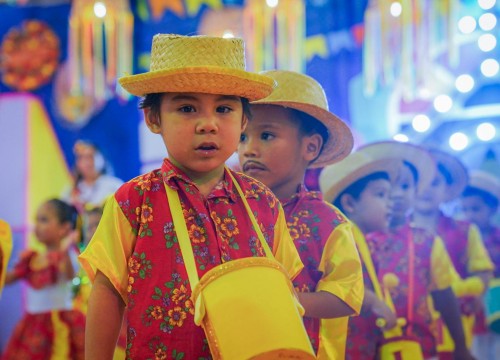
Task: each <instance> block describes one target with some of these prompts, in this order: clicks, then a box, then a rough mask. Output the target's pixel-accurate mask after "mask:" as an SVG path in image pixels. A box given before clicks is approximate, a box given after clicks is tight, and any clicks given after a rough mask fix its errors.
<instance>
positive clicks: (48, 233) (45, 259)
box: [2, 199, 85, 360]
mask: <svg viewBox="0 0 500 360" xmlns="http://www.w3.org/2000/svg"><path fill="white" fill-rule="evenodd" d="M77 216H78V215H77V211H76V209H75V208H74V207H73V206H71V205H69V204H67V203H65V202H63V201H61V200H59V199H51V200H48V201H46V202H44V203H43V204H42V205H41V206H40V207H39V208H38V211H37V214H36V222H35V236H36V238H37V240H38V241H40V242H41V243H42V244H43V245H45V247H46V249H47V251H46V252H44V253H38V252H35V251H33V250H27V251H25V252H24V253H23V254H22V255H21V257H20V259H19V262H18V263H17V264H16V265H15V267H14V268H13V270H12V271H9V272H8V273H7V277H6V283H7V284H9V283H12V282H14V281H17V280H21V279H23V280H26V281H27V282H28V288H27V297H26V300H27V302H26V314H25V315H24V316H23V318H22V319H21V321H20V322H19V323H18V325H17V326H16V328H15V329H14V331H13V333H12V335H11V338H10V340H9V343H8V345H7V348H6V349H5V352H4V354H3V358H2V359H3V360H8V359H30V360H36V359H39V360H45V359H68V360H69V359H71V360H73V359H83V358H84V328H85V317H84V315H83V314H82V313H81V312H79V311H75V310H73V304H72V291H71V280H72V279H73V277H74V276H75V274H76V273H77V272H78V268H79V267H78V260H77V256H78V249H77V248H76V245H75V243H74V241H75V239H74V238H73V236H72V232H73V230H74V229H75V226H76V219H77Z"/></svg>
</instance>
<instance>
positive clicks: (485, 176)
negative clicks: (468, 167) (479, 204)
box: [468, 170, 500, 202]
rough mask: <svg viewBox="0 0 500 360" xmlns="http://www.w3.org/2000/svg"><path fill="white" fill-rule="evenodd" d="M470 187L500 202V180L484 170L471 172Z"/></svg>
mask: <svg viewBox="0 0 500 360" xmlns="http://www.w3.org/2000/svg"><path fill="white" fill-rule="evenodd" d="M468 185H469V186H470V187H473V188H476V189H479V190H482V191H484V192H487V193H488V194H490V195H491V196H493V197H495V199H497V201H498V202H500V179H498V178H496V177H495V176H494V175H492V174H490V173H487V172H485V171H482V170H473V171H471V172H470V178H469V184H468Z"/></svg>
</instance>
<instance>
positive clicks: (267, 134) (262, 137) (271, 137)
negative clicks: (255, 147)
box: [260, 132, 274, 140]
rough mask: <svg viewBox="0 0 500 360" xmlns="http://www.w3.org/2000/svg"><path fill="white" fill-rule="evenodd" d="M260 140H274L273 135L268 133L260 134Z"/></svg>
mask: <svg viewBox="0 0 500 360" xmlns="http://www.w3.org/2000/svg"><path fill="white" fill-rule="evenodd" d="M260 138H261V139H262V140H272V139H274V135H273V134H271V133H268V132H264V133H262V134H261V135H260Z"/></svg>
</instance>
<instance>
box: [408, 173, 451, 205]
mask: <svg viewBox="0 0 500 360" xmlns="http://www.w3.org/2000/svg"><path fill="white" fill-rule="evenodd" d="M447 187H448V185H447V184H446V179H445V177H444V175H443V174H442V173H441V172H440V171H437V173H436V177H435V178H434V180H433V181H432V183H431V184H430V185H429V186H428V187H427V189H425V190H424V191H423V192H422V193H421V194H419V195H418V196H417V200H416V201H415V209H417V210H418V211H421V212H428V211H436V210H439V206H440V205H441V203H442V202H443V201H444V199H445V194H446V189H447Z"/></svg>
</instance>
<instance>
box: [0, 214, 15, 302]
mask: <svg viewBox="0 0 500 360" xmlns="http://www.w3.org/2000/svg"><path fill="white" fill-rule="evenodd" d="M11 252H12V232H11V231H10V226H9V224H8V223H7V222H6V221H4V220H2V219H0V295H2V289H3V285H4V283H5V276H6V275H7V265H8V263H9V259H10V255H11Z"/></svg>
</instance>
